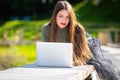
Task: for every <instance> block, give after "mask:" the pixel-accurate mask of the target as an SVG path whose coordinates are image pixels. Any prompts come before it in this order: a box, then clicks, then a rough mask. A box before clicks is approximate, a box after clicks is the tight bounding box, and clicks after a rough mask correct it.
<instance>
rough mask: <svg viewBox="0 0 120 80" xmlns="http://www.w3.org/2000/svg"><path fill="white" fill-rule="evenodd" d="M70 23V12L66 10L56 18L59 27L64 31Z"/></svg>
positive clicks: (60, 12)
mask: <svg viewBox="0 0 120 80" xmlns="http://www.w3.org/2000/svg"><path fill="white" fill-rule="evenodd" d="M69 22H70V15H69V12H68V11H67V10H65V9H63V10H60V11H59V12H58V13H57V16H56V23H57V26H58V27H60V28H61V29H63V28H65V27H66V26H67V25H68V24H69Z"/></svg>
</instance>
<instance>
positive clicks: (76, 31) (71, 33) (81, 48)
mask: <svg viewBox="0 0 120 80" xmlns="http://www.w3.org/2000/svg"><path fill="white" fill-rule="evenodd" d="M63 9H65V10H67V11H68V12H69V15H70V22H69V24H68V26H67V38H66V40H67V42H71V43H73V52H74V53H73V60H74V64H75V65H83V64H86V61H87V60H89V59H90V58H91V57H92V54H91V53H90V50H89V48H88V45H87V41H86V36H85V30H84V28H83V27H82V25H80V24H79V23H78V22H77V20H76V16H75V13H74V11H73V9H72V6H71V5H70V4H69V3H68V2H67V1H58V3H57V4H56V6H55V9H54V11H53V14H52V17H51V21H50V25H51V34H50V42H55V41H56V32H57V24H56V16H57V13H58V12H59V11H60V10H63Z"/></svg>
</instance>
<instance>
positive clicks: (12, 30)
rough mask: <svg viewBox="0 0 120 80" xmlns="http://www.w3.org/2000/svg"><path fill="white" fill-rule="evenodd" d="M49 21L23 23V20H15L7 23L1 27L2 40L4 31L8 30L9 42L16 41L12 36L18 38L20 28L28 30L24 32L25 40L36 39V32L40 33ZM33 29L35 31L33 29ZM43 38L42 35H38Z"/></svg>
mask: <svg viewBox="0 0 120 80" xmlns="http://www.w3.org/2000/svg"><path fill="white" fill-rule="evenodd" d="M48 21H49V20H48V19H47V20H39V21H35V20H34V21H22V20H14V21H7V22H6V23H4V24H3V25H1V27H0V40H1V39H2V38H3V33H4V30H8V36H9V40H10V39H14V38H13V37H12V36H17V35H18V34H19V30H20V28H22V27H23V28H24V29H25V28H27V29H26V30H25V31H24V37H25V39H34V38H35V34H36V33H35V32H36V31H37V30H38V31H40V29H41V26H42V25H43V24H45V23H46V22H48ZM32 28H33V29H32ZM38 36H41V33H40V34H39V35H38Z"/></svg>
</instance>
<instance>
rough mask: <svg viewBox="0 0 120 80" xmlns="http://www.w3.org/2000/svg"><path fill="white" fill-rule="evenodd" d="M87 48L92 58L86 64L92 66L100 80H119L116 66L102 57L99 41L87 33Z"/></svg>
mask: <svg viewBox="0 0 120 80" xmlns="http://www.w3.org/2000/svg"><path fill="white" fill-rule="evenodd" d="M87 42H88V46H89V48H90V50H91V52H92V54H93V58H92V59H91V60H89V61H88V62H87V64H90V65H94V67H95V69H96V71H97V73H98V76H99V78H100V79H101V80H120V78H119V76H120V75H119V74H120V73H119V70H118V68H117V66H115V65H114V63H113V62H112V61H111V60H110V58H109V59H108V58H106V57H105V55H103V51H102V49H101V45H100V41H99V40H98V39H96V38H94V37H92V36H91V35H89V34H88V33H87Z"/></svg>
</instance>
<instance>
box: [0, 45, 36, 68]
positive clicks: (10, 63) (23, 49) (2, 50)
mask: <svg viewBox="0 0 120 80" xmlns="http://www.w3.org/2000/svg"><path fill="white" fill-rule="evenodd" d="M35 49H36V47H35V44H28V45H11V46H0V69H8V68H11V67H17V66H22V65H25V64H27V63H31V62H34V61H36V51H35Z"/></svg>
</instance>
